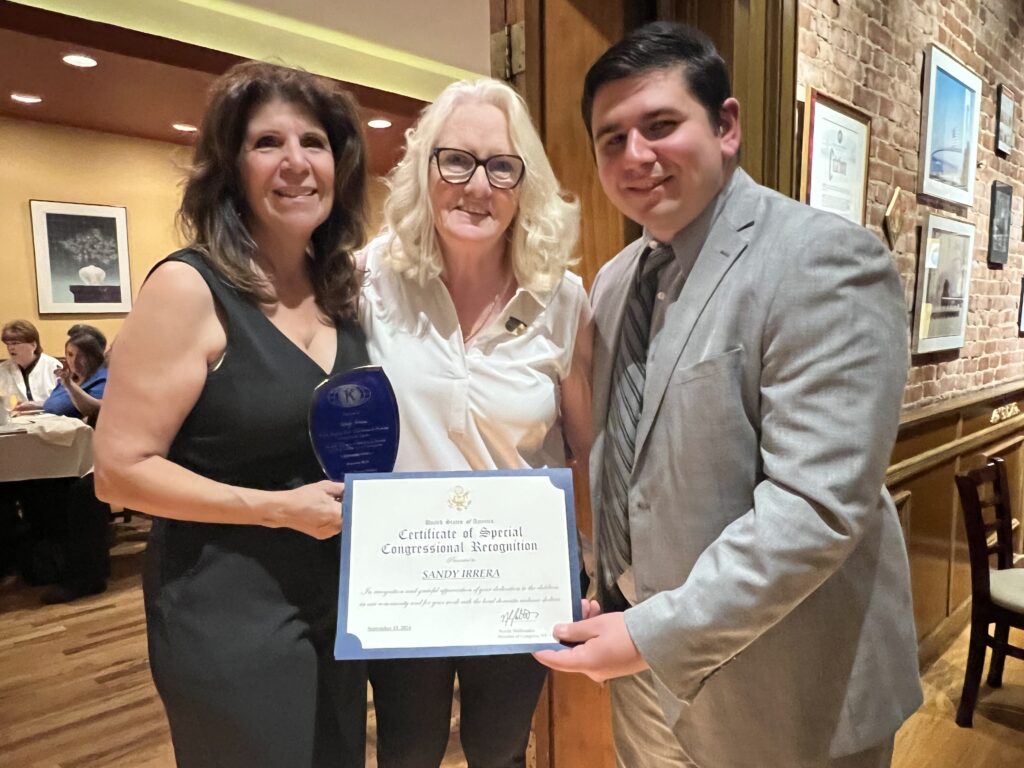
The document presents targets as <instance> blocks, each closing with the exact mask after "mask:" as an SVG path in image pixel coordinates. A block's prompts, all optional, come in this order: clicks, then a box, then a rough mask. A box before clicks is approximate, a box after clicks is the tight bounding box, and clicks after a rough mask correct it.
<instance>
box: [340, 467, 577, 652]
mask: <svg viewBox="0 0 1024 768" xmlns="http://www.w3.org/2000/svg"><path fill="white" fill-rule="evenodd" d="M578 562H579V555H578V552H577V546H576V528H575V519H574V514H573V496H572V475H571V473H570V471H569V470H567V469H543V470H523V471H498V472H445V473H398V474H385V475H370V474H367V475H349V476H347V477H346V493H345V514H344V527H343V532H342V574H341V589H340V596H339V610H338V634H337V642H336V645H335V656H336V657H337V658H339V659H351V658H395V657H415V656H458V655H481V654H498V653H515V652H528V651H535V650H540V649H545V648H550V649H557V648H561V647H562V646H560V645H559V644H557V643H555V642H553V640H552V635H551V632H552V628H553V627H554V625H555V624H559V623H565V622H571V621H573V620H575V619H578V618H579V617H580V593H579V580H578V575H579V567H578Z"/></svg>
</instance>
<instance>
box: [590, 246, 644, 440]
mask: <svg viewBox="0 0 1024 768" xmlns="http://www.w3.org/2000/svg"><path fill="white" fill-rule="evenodd" d="M644 244H645V239H644V238H641V239H640V240H637V241H636V242H635V243H632V244H631V245H630V248H631V250H630V251H629V252H628V253H624V254H623V256H625V257H626V258H625V263H624V264H623V268H622V269H621V270H619V271H616V273H615V274H608V275H606V276H605V278H603V279H602V285H601V295H600V298H599V300H598V301H599V304H598V302H595V312H597V311H599V312H600V315H601V317H598V318H597V321H598V330H597V333H598V336H599V338H598V340H597V343H595V345H594V363H593V380H594V391H593V398H594V403H593V412H594V423H595V424H600V425H602V426H603V425H604V423H605V419H606V418H607V416H608V398H609V396H610V393H611V380H612V371H613V369H614V367H615V355H616V354H618V351H619V336H620V330H621V328H622V318H623V316H624V315H625V313H626V300H627V299H628V298H629V289H630V286H632V284H633V280H634V279H635V278H636V267H637V262H638V261H639V258H640V254H641V253H642V252H643V249H644ZM602 431H603V430H602Z"/></svg>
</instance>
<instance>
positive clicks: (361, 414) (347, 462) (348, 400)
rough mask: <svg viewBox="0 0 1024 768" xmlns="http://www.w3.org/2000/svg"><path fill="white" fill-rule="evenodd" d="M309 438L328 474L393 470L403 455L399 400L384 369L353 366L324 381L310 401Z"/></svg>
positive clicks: (338, 475)
mask: <svg viewBox="0 0 1024 768" xmlns="http://www.w3.org/2000/svg"><path fill="white" fill-rule="evenodd" d="M309 439H310V440H311V441H312V443H313V452H314V453H315V454H316V458H317V460H318V461H319V462H320V466H321V467H323V470H324V474H325V475H327V477H328V478H329V479H331V480H334V481H336V482H339V483H340V482H342V481H343V480H344V479H345V473H346V472H390V471H391V470H392V469H394V467H395V457H396V456H397V455H398V401H397V400H396V399H395V391H394V389H392V388H391V382H390V381H389V380H388V377H387V375H385V373H384V371H383V370H382V369H381V368H380V367H379V366H375V365H367V366H363V367H360V368H353V369H352V370H351V371H346V372H345V373H339V374H337V375H336V376H331V378H329V379H327V380H326V381H324V382H322V383H321V384H320V385H319V386H317V388H316V389H314V390H313V402H312V403H311V404H310V406H309Z"/></svg>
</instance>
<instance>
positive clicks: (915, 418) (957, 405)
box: [900, 378, 1024, 429]
mask: <svg viewBox="0 0 1024 768" xmlns="http://www.w3.org/2000/svg"><path fill="white" fill-rule="evenodd" d="M1017 391H1020V392H1021V393H1022V394H1024V378H1019V379H1012V380H1010V381H1006V382H1002V383H999V384H995V385H993V386H990V387H987V388H984V389H976V390H974V391H972V392H968V393H967V394H964V395H959V396H957V397H951V398H950V399H949V400H943V401H942V402H939V403H935V404H933V405H927V406H925V407H924V408H915V409H912V410H907V411H904V412H903V413H902V414H900V429H904V428H906V427H909V426H911V425H914V426H916V425H919V424H925V423H927V422H929V421H934V420H936V419H941V418H942V417H944V416H948V415H949V414H951V413H954V412H956V411H961V410H964V409H965V408H970V407H971V406H975V405H978V404H980V403H984V402H986V401H989V400H998V399H1000V398H1003V397H1006V396H1007V395H1010V394H1013V393H1014V392H1017Z"/></svg>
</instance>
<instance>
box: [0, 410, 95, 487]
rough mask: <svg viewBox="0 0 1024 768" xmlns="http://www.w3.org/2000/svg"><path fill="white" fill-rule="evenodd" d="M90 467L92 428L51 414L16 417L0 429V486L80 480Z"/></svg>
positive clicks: (75, 420) (79, 420) (65, 417)
mask: <svg viewBox="0 0 1024 768" xmlns="http://www.w3.org/2000/svg"><path fill="white" fill-rule="evenodd" d="M91 468H92V427H90V426H89V425H87V424H86V423H85V422H84V421H82V420H81V419H72V418H68V417H67V416H53V415H50V414H33V415H26V416H15V417H14V418H12V419H11V420H10V423H8V424H6V425H4V426H2V427H0V483H4V482H10V481H13V480H36V479H40V478H46V477H81V476H82V475H84V474H86V473H87V472H88V471H89V470H90V469H91Z"/></svg>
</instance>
